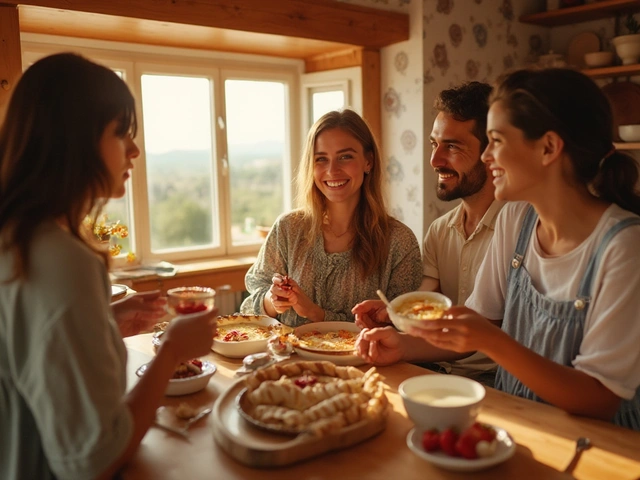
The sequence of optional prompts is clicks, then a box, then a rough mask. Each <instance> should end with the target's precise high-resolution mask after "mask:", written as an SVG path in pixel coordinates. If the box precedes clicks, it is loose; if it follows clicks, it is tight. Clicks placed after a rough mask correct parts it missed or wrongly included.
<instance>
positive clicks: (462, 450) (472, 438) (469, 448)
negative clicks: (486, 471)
mask: <svg viewBox="0 0 640 480" xmlns="http://www.w3.org/2000/svg"><path fill="white" fill-rule="evenodd" d="M479 441H480V439H479V438H478V436H476V434H475V432H474V431H473V430H471V429H467V430H465V431H464V432H462V433H461V434H460V437H459V438H458V441H457V442H456V445H455V450H456V452H457V453H458V455H460V456H461V457H464V458H468V459H469V460H473V459H475V458H478V452H477V451H476V445H477V444H478V442H479Z"/></svg>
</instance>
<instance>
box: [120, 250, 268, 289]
mask: <svg viewBox="0 0 640 480" xmlns="http://www.w3.org/2000/svg"><path fill="white" fill-rule="evenodd" d="M255 261H256V257H254V256H246V257H238V258H224V259H220V260H208V261H200V262H190V263H176V264H174V265H175V267H177V273H176V274H175V275H173V276H161V275H158V274H154V273H147V274H142V275H141V272H140V270H136V269H131V270H118V269H115V270H114V271H113V272H112V274H111V279H112V281H113V282H114V283H124V284H126V285H128V286H129V287H131V288H133V289H134V290H136V291H139V292H144V291H149V290H158V289H159V290H161V291H162V292H165V291H166V290H167V289H169V288H175V287H180V286H188V285H201V286H204V287H211V288H220V287H221V286H227V285H228V286H229V289H230V290H231V291H234V292H238V291H244V289H245V287H244V276H245V274H246V273H247V270H249V267H251V265H253V264H254V262H255Z"/></svg>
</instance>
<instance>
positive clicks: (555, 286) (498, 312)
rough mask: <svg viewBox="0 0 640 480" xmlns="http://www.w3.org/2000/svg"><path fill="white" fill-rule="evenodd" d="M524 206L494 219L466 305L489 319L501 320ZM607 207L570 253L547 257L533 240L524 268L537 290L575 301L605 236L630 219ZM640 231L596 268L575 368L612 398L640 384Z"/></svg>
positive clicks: (615, 245)
mask: <svg viewBox="0 0 640 480" xmlns="http://www.w3.org/2000/svg"><path fill="white" fill-rule="evenodd" d="M528 206H529V205H528V204H527V203H523V202H513V203H509V204H507V205H506V206H505V207H504V208H503V209H502V211H501V212H500V214H499V216H498V221H497V224H496V231H495V235H494V240H493V244H492V245H491V247H490V248H489V251H488V252H487V256H486V258H485V260H484V262H483V264H482V266H481V267H480V271H479V272H478V276H477V278H476V283H475V287H474V290H473V293H472V294H471V296H470V297H469V299H468V300H467V302H466V306H467V307H469V308H471V309H473V310H476V311H477V312H478V313H480V314H481V315H483V316H484V317H487V318H489V319H493V320H499V319H502V318H503V316H504V309H505V297H506V292H507V276H508V274H509V269H510V268H511V267H510V264H511V260H512V258H513V254H514V252H515V248H516V243H517V240H518V235H519V233H520V227H521V225H522V222H523V219H524V216H525V213H526V211H527V208H528ZM634 216H635V215H634V214H633V213H631V212H628V211H626V210H623V209H621V208H620V207H618V206H617V205H615V204H614V205H611V206H610V207H609V208H608V209H607V210H606V211H605V212H604V214H603V215H602V218H601V219H600V221H599V222H598V224H597V226H596V228H595V229H594V231H593V232H592V233H591V235H589V237H587V238H586V239H585V240H584V241H583V242H582V244H580V245H579V246H578V247H576V248H575V249H574V250H572V251H571V252H569V253H567V254H564V255H561V256H558V257H547V256H546V255H545V254H544V253H543V252H542V249H541V248H540V244H539V242H538V237H537V235H535V229H534V234H533V235H532V239H531V241H530V242H529V244H528V246H527V250H526V254H525V258H524V267H525V268H526V269H527V271H528V272H529V274H530V275H531V279H532V281H533V284H534V286H535V288H536V289H537V290H538V291H539V292H540V293H542V294H544V295H546V296H548V297H550V298H552V299H554V300H573V299H575V298H576V295H577V292H578V288H579V286H580V282H581V281H582V277H583V275H584V272H585V269H586V267H587V264H588V262H589V259H590V258H591V255H592V254H593V253H594V252H595V250H596V249H597V248H598V246H599V245H600V242H601V241H602V238H603V236H604V235H605V233H606V232H607V231H608V230H609V229H610V228H611V227H612V226H613V225H615V224H616V223H618V222H619V221H620V220H623V219H625V218H629V217H634ZM639 247H640V225H634V226H631V227H628V228H626V229H624V230H622V231H621V232H619V233H618V234H617V235H616V236H615V237H614V238H613V239H612V240H611V241H610V242H609V245H608V246H607V248H606V250H605V252H604V255H603V256H602V259H601V262H600V265H599V266H598V268H597V271H596V274H595V278H594V281H593V284H592V285H593V286H592V290H591V303H590V306H589V309H588V312H587V317H586V320H585V327H584V328H585V330H584V338H583V340H582V344H581V346H580V352H579V353H578V356H577V357H576V358H575V359H574V360H573V366H574V367H575V368H576V369H578V370H581V371H583V372H585V373H587V374H588V375H590V376H592V377H594V378H596V379H598V380H599V381H600V382H602V384H603V385H605V386H606V387H607V388H609V389H610V390H611V391H612V392H614V393H615V394H616V395H618V396H620V397H622V398H625V399H631V398H633V396H634V395H635V392H636V389H637V388H638V386H639V385H640V348H638V344H639V343H640V254H639V253H640V252H639Z"/></svg>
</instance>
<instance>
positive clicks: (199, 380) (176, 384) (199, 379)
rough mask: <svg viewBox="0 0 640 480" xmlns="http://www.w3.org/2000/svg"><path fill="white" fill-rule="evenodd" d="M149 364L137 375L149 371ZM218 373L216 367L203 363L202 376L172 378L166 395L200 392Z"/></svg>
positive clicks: (137, 371)
mask: <svg viewBox="0 0 640 480" xmlns="http://www.w3.org/2000/svg"><path fill="white" fill-rule="evenodd" d="M148 366H149V364H148V363H145V364H144V365H142V366H140V368H138V369H137V370H136V375H137V376H139V377H141V376H142V375H144V373H145V372H146V371H147V368H148ZM214 373H216V366H215V365H214V364H213V363H211V362H207V361H206V360H203V361H202V373H201V374H200V375H194V376H193V377H187V378H172V379H171V380H169V385H167V389H166V390H165V392H164V394H165V395H168V396H178V395H188V394H190V393H195V392H199V391H200V390H202V389H203V388H205V387H206V386H207V384H208V383H209V379H210V378H211V377H212V376H213V374H214Z"/></svg>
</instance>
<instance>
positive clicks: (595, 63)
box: [584, 52, 615, 68]
mask: <svg viewBox="0 0 640 480" xmlns="http://www.w3.org/2000/svg"><path fill="white" fill-rule="evenodd" d="M614 58H615V57H614V54H613V52H591V53H585V54H584V63H586V64H587V67H591V68H597V67H608V66H609V65H613V60H614Z"/></svg>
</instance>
